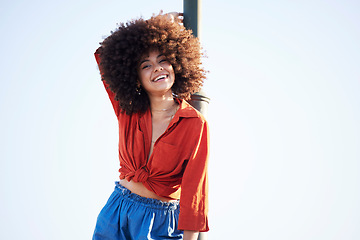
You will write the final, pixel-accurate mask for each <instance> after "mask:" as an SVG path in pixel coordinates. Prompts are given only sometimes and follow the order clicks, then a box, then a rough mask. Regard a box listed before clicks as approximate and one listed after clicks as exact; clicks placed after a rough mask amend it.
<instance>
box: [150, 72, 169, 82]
mask: <svg viewBox="0 0 360 240" xmlns="http://www.w3.org/2000/svg"><path fill="white" fill-rule="evenodd" d="M167 77H168V75H166V74H163V75H160V76H158V77H156V78H155V79H154V80H153V82H157V81H160V80H164V79H166V78H167Z"/></svg>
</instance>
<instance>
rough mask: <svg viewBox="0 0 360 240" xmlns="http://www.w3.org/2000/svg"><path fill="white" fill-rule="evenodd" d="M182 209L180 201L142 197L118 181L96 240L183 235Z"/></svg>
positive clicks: (99, 220) (98, 219)
mask: <svg viewBox="0 0 360 240" xmlns="http://www.w3.org/2000/svg"><path fill="white" fill-rule="evenodd" d="M179 211H180V210H179V202H169V203H168V202H162V201H160V200H156V199H151V198H145V197H141V196H139V195H136V194H134V193H131V192H130V190H128V189H127V188H125V187H123V186H121V185H120V184H119V182H116V187H115V190H114V192H113V193H112V194H111V196H110V198H109V200H108V201H107V203H106V205H105V206H104V208H103V209H102V210H101V212H100V214H99V216H98V218H97V223H96V227H95V231H94V235H93V240H105V239H106V240H110V239H111V240H120V239H121V240H142V239H183V231H180V230H177V222H178V218H179Z"/></svg>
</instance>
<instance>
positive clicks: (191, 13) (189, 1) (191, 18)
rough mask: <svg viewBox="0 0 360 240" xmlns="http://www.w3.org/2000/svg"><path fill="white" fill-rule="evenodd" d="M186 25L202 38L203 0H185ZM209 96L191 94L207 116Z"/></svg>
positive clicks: (201, 236) (202, 235)
mask: <svg viewBox="0 0 360 240" xmlns="http://www.w3.org/2000/svg"><path fill="white" fill-rule="evenodd" d="M183 1H184V2H183V3H184V26H185V27H186V28H187V29H191V30H192V31H193V34H194V36H195V37H197V38H198V39H199V40H200V35H201V31H200V30H201V0H183ZM209 100H210V99H209V98H208V97H207V96H206V94H205V93H204V92H203V91H200V92H198V93H195V94H193V95H192V96H191V100H190V104H191V105H192V106H193V107H194V108H196V109H197V110H198V111H199V112H201V114H202V115H204V116H205V117H206V115H207V107H208V104H209ZM207 239H208V237H207V233H206V232H201V233H199V237H198V240H207Z"/></svg>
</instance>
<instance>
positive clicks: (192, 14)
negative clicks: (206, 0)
mask: <svg viewBox="0 0 360 240" xmlns="http://www.w3.org/2000/svg"><path fill="white" fill-rule="evenodd" d="M184 26H185V27H186V28H187V29H191V30H192V31H193V34H194V36H195V37H198V38H199V39H200V37H201V0H184Z"/></svg>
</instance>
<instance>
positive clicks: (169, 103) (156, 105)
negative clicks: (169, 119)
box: [149, 94, 175, 112]
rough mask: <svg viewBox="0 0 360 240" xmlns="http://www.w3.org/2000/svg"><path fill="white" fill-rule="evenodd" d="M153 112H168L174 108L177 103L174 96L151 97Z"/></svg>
mask: <svg viewBox="0 0 360 240" xmlns="http://www.w3.org/2000/svg"><path fill="white" fill-rule="evenodd" d="M149 98H150V109H151V112H166V111H168V110H171V109H173V108H174V105H175V102H174V98H173V96H172V94H170V95H169V94H168V95H164V96H149Z"/></svg>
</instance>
